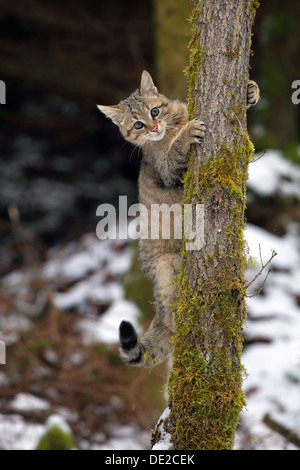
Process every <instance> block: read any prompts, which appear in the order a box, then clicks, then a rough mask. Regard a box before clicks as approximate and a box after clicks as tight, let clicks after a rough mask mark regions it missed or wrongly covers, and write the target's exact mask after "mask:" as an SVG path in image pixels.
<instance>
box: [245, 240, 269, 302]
mask: <svg viewBox="0 0 300 470" xmlns="http://www.w3.org/2000/svg"><path fill="white" fill-rule="evenodd" d="M276 255H277V253H276V251H275V250H272V254H271V256H270V258H269V259H268V261H267V262H266V263H264V262H263V259H262V254H261V246H260V245H259V258H260V263H261V269H260V271H259V272H258V273H257V274H256V276H254V278H253V279H252V281H250V282H249V284H247V286H246V288H247V289H249V287H250V286H251V285H252V284H253V282H255V281H256V279H257V278H258V277H259V276H260V275H261V274H262V272H263V270H264V269H265V268H266V267H267V266H268V264H270V263H271V261H272V259H273V258H274V257H275V256H276ZM270 272H271V269H269V271H268V273H267V275H266V277H265V279H264V281H263V283H262V285H261V287H260V288H259V289H258V290H257V291H256V292H254V293H253V294H252V295H247V297H254V296H255V295H257V294H259V293H260V292H261V291H262V290H263V288H264V287H265V284H266V281H267V279H268V277H269V274H270Z"/></svg>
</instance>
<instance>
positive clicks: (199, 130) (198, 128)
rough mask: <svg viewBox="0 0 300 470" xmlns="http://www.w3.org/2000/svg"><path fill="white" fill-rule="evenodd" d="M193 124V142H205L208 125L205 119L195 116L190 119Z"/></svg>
mask: <svg viewBox="0 0 300 470" xmlns="http://www.w3.org/2000/svg"><path fill="white" fill-rule="evenodd" d="M190 125H191V143H196V144H201V143H202V142H203V139H204V136H205V131H206V127H205V124H204V122H203V121H200V119H198V118H195V119H193V120H192V121H190Z"/></svg>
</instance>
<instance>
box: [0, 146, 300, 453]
mask: <svg viewBox="0 0 300 470" xmlns="http://www.w3.org/2000/svg"><path fill="white" fill-rule="evenodd" d="M299 183H300V167H299V166H296V165H293V164H291V163H289V162H287V161H285V160H284V159H283V158H282V157H281V154H280V152H277V151H268V152H267V153H266V155H264V156H263V157H262V158H260V159H259V160H257V161H256V162H253V163H251V165H250V171H249V183H248V187H249V189H250V190H251V191H252V194H251V197H252V198H253V197H255V196H253V193H254V194H257V195H259V196H262V197H265V196H268V197H270V196H271V195H274V194H277V195H280V196H282V197H286V196H289V197H291V196H292V197H293V198H296V199H297V200H299V201H300V185H299ZM299 227H300V224H299V223H295V222H294V223H291V222H290V221H289V220H287V221H286V235H285V236H284V237H278V236H276V235H274V234H271V233H269V232H267V231H265V230H263V229H262V228H260V227H257V226H254V225H251V224H248V226H247V230H246V233H245V236H246V240H247V243H248V246H249V254H250V256H251V257H252V258H253V259H255V262H256V265H255V263H254V265H252V266H250V267H249V269H248V271H247V273H246V275H247V280H248V282H250V281H251V280H252V279H253V278H254V276H255V275H256V274H257V273H258V272H259V270H260V267H261V266H260V263H261V259H260V257H261V258H262V259H263V262H264V263H266V262H267V260H268V259H269V258H270V256H271V253H272V250H275V251H276V253H277V255H276V256H275V258H274V259H273V260H272V263H271V268H272V272H271V273H270V275H269V277H268V279H267V282H266V285H265V286H264V289H263V292H262V293H260V294H257V295H255V296H253V297H252V296H251V295H252V294H254V293H255V291H257V290H258V289H259V288H260V286H261V285H262V283H263V280H264V278H265V276H266V273H267V270H268V268H269V266H268V267H267V268H266V269H265V270H264V272H263V273H262V274H261V275H260V276H259V277H258V278H257V279H256V281H255V282H254V283H253V284H252V285H251V287H250V289H249V298H248V299H247V305H248V319H247V325H246V327H245V336H246V338H247V345H246V347H245V351H244V354H243V363H244V365H245V368H246V371H247V374H248V376H247V378H246V380H245V383H244V390H245V392H246V395H247V408H246V409H245V410H244V412H243V413H242V415H241V426H240V427H239V430H238V433H237V439H236V446H235V448H236V449H245V448H253V449H255V450H259V449H272V450H273V449H296V446H295V445H293V444H291V443H289V442H288V441H287V440H286V439H285V438H284V437H282V436H280V435H279V434H278V433H277V432H275V431H273V430H272V429H270V428H269V427H268V426H267V425H266V424H265V423H264V418H265V417H266V415H268V416H271V417H272V418H273V419H274V420H275V421H278V422H279V423H281V424H282V425H284V426H286V427H288V428H290V429H291V430H293V431H294V432H296V433H298V435H300V305H299V299H300V246H299ZM131 259H132V252H131V247H130V244H125V245H124V243H123V242H122V243H121V241H118V240H105V241H99V240H98V239H97V237H96V235H95V234H88V235H86V236H85V237H83V238H82V239H81V241H80V244H78V243H76V242H72V243H69V244H67V245H66V246H64V247H59V248H54V249H52V250H50V252H49V259H48V261H47V262H46V264H45V265H44V267H43V271H42V274H41V276H42V278H43V280H44V281H45V282H47V281H49V282H51V286H52V288H53V299H54V302H55V303H56V305H57V306H58V307H59V308H61V309H64V310H71V311H75V312H76V313H79V314H81V315H82V319H81V320H80V322H79V323H78V328H79V331H80V332H81V337H82V341H83V342H92V343H93V342H101V343H107V344H113V343H117V342H118V326H119V323H120V321H121V320H122V319H123V318H124V315H125V317H126V318H127V319H128V320H130V321H132V322H133V323H134V324H135V325H136V327H138V318H139V314H140V312H139V310H138V308H137V306H136V305H135V304H133V303H132V302H129V301H127V300H125V299H124V293H123V288H122V285H121V278H122V275H123V274H124V273H125V272H126V271H127V270H128V268H129V266H130V263H131ZM26 282H29V280H28V273H22V272H17V273H16V272H15V273H12V274H10V275H8V276H6V278H5V279H4V280H3V285H4V286H5V287H6V288H7V289H8V290H10V292H14V291H15V293H16V296H17V295H20V293H22V292H23V290H24V291H26ZM22 289H23V290H22ZM42 300H43V299H42ZM20 302H21V300H20ZM22 302H25V303H26V298H25V300H24V299H22ZM28 302H30V299H29V301H28ZM99 308H100V309H101V308H103V312H104V313H101V315H98V314H95V311H97V309H99ZM3 321H4V320H2V323H1V324H0V328H1V330H4V329H5V325H4V324H3ZM10 321H11V320H10ZM15 323H17V321H15ZM32 326H33V324H32V321H31V319H27V318H25V319H23V323H22V329H26V328H27V329H29V328H32ZM8 330H10V331H11V330H13V328H12V327H11V325H10V326H9V328H8ZM17 337H18V329H17V328H15V333H14V335H12V337H11V339H10V340H11V341H12V342H14V341H16V340H17ZM3 370H4V369H3ZM5 380H6V377H5V376H4V375H3V374H2V376H0V386H1V382H3V383H4V382H5ZM24 406H25V408H26V407H27V408H30V409H36V410H38V409H39V410H41V409H43V407H44V409H46V408H47V406H48V404H47V401H44V400H41V399H38V398H37V397H34V396H30V395H29V394H21V393H20V394H18V395H16V397H15V398H14V400H12V402H11V403H10V408H11V411H12V414H11V415H6V414H0V448H4V449H9V448H10V449H33V448H35V446H36V444H37V442H38V440H39V438H40V437H41V435H42V433H43V432H44V431H45V426H42V425H39V424H29V423H27V422H26V421H25V419H24V418H23V417H21V416H19V415H18V414H17V413H18V410H20V409H21V408H23V411H24ZM20 407H21V408H20ZM167 438H168V436H166V439H165V442H164V443H163V444H162V445H165V446H166V448H167V447H168V445H169V444H168V442H167ZM148 445H149V433H148V432H143V431H142V430H141V429H138V428H137V427H135V426H134V425H132V424H130V423H128V425H127V426H118V427H117V428H116V429H114V430H112V433H111V437H110V438H109V440H105V438H104V436H98V443H97V444H94V443H91V442H88V441H86V442H83V443H82V447H84V448H87V449H88V448H93V449H102V450H104V449H111V450H117V449H119V450H121V449H122V450H126V449H127V450H132V449H142V448H147V446H148ZM158 446H159V444H158ZM158 449H159V447H158Z"/></svg>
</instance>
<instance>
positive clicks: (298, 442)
mask: <svg viewBox="0 0 300 470" xmlns="http://www.w3.org/2000/svg"><path fill="white" fill-rule="evenodd" d="M263 422H264V423H265V424H266V425H267V426H268V427H269V428H270V429H273V431H276V432H278V434H281V436H283V437H285V439H286V440H287V441H289V442H291V443H292V444H294V445H295V446H297V447H300V435H299V434H297V432H295V431H293V430H292V429H288V428H287V427H285V426H283V425H282V424H281V423H278V421H275V419H274V418H271V416H270V415H269V414H268V413H267V414H266V415H265V416H264V418H263Z"/></svg>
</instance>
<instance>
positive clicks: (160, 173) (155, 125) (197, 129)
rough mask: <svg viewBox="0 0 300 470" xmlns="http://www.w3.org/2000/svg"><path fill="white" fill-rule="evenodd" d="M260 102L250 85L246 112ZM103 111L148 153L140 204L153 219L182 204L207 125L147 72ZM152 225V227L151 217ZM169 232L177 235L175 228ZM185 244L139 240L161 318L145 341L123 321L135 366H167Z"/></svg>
mask: <svg viewBox="0 0 300 470" xmlns="http://www.w3.org/2000/svg"><path fill="white" fill-rule="evenodd" d="M258 99H259V88H258V86H257V84H256V83H255V82H253V81H249V83H248V89H247V108H248V107H250V106H252V105H254V104H256V103H257V101H258ZM98 108H99V109H100V111H102V112H103V113H104V114H106V116H108V117H109V118H110V119H111V120H112V121H113V122H114V123H115V124H116V125H117V126H118V127H119V129H120V132H121V134H122V135H123V137H124V138H125V140H127V141H129V142H131V143H132V144H134V145H137V146H139V147H142V149H143V158H142V162H141V169H140V174H139V181H138V189H139V202H140V203H141V204H144V205H145V206H146V207H147V209H148V212H149V214H150V208H151V205H152V204H163V203H165V204H168V205H169V206H171V205H172V204H175V203H178V204H180V203H181V200H182V195H183V188H182V177H183V174H184V172H185V170H186V163H187V153H188V151H189V148H190V146H191V144H193V143H196V144H200V143H201V142H202V140H203V138H204V135H205V124H204V123H203V122H202V121H200V120H199V119H193V120H192V121H188V118H187V108H186V105H185V104H184V103H181V102H179V101H172V100H169V99H168V98H166V97H165V96H164V95H162V94H160V93H158V91H157V88H156V87H155V85H154V83H153V80H152V78H151V76H150V74H149V73H148V72H146V71H144V72H143V73H142V78H141V84H140V87H139V89H138V90H136V91H135V92H134V93H132V94H131V95H130V96H129V97H128V98H127V99H125V100H123V101H121V102H120V103H119V104H118V105H117V106H100V105H99V106H98ZM174 223H175V221H174ZM148 224H149V226H150V224H151V221H150V217H149V220H148ZM170 233H171V234H172V233H174V232H173V231H172V227H171V231H170ZM181 244H182V241H181V240H177V239H174V237H173V238H172V237H171V239H168V240H166V239H162V238H161V237H160V238H159V239H157V240H156V239H140V240H139V254H140V261H141V266H142V269H143V270H144V273H145V275H146V276H147V277H148V278H149V279H150V280H151V281H152V282H153V286H154V298H155V304H156V314H155V317H154V319H153V321H152V323H151V325H150V327H149V329H148V330H147V331H146V333H145V334H144V336H143V337H142V339H141V340H140V341H139V340H138V337H137V334H136V332H135V329H134V328H133V326H132V325H131V323H129V322H127V321H122V323H121V325H120V343H121V347H120V353H121V356H122V358H123V359H124V360H125V362H126V363H128V364H130V365H133V366H139V367H151V366H153V365H156V364H159V363H160V362H162V361H164V360H165V359H166V358H167V357H168V356H169V354H170V352H171V350H170V349H171V348H170V339H171V336H172V335H173V333H174V328H173V317H172V304H173V303H174V301H175V296H176V288H175V285H174V282H173V278H174V275H176V274H177V273H178V271H179V268H180V263H181V260H180V249H181Z"/></svg>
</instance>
